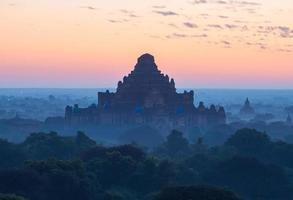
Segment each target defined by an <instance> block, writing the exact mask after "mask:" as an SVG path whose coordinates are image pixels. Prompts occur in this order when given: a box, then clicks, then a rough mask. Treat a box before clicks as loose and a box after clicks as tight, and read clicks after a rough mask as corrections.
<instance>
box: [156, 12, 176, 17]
mask: <svg viewBox="0 0 293 200" xmlns="http://www.w3.org/2000/svg"><path fill="white" fill-rule="evenodd" d="M153 13H156V14H159V15H163V16H176V15H178V14H177V13H176V12H173V11H153Z"/></svg>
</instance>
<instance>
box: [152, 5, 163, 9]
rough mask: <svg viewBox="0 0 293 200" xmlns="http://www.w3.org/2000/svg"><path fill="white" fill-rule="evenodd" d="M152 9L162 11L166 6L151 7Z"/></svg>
mask: <svg viewBox="0 0 293 200" xmlns="http://www.w3.org/2000/svg"><path fill="white" fill-rule="evenodd" d="M153 8H156V9H163V8H166V6H153Z"/></svg>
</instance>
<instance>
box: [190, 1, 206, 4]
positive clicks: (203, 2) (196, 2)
mask: <svg viewBox="0 0 293 200" xmlns="http://www.w3.org/2000/svg"><path fill="white" fill-rule="evenodd" d="M191 3H192V4H205V3H208V1H207V0H194V1H192V2H191Z"/></svg>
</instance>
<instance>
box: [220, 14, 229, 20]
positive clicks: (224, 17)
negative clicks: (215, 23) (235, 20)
mask: <svg viewBox="0 0 293 200" xmlns="http://www.w3.org/2000/svg"><path fill="white" fill-rule="evenodd" d="M218 17H219V18H222V19H228V18H229V17H228V16H225V15H220V16H218Z"/></svg>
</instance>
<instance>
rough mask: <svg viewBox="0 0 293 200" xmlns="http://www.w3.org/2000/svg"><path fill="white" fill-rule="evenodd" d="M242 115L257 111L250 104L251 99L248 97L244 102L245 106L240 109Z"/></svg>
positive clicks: (252, 113)
mask: <svg viewBox="0 0 293 200" xmlns="http://www.w3.org/2000/svg"><path fill="white" fill-rule="evenodd" d="M240 114H241V115H254V114H255V111H254V109H253V107H252V106H251V105H250V101H249V99H248V98H246V101H245V103H244V106H243V107H242V108H241V110H240Z"/></svg>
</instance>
